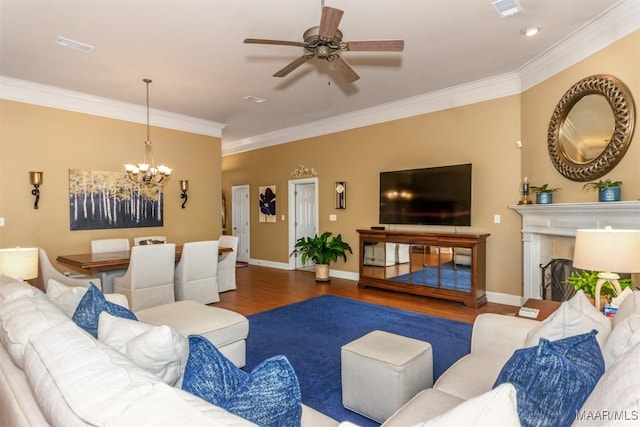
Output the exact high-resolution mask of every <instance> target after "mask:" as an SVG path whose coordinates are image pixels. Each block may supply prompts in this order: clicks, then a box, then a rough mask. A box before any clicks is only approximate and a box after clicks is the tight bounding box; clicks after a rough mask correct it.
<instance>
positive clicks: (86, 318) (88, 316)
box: [71, 283, 138, 338]
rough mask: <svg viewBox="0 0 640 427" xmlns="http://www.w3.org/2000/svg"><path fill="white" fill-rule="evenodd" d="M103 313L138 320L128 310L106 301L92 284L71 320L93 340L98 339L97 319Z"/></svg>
mask: <svg viewBox="0 0 640 427" xmlns="http://www.w3.org/2000/svg"><path fill="white" fill-rule="evenodd" d="M103 311H106V312H107V313H109V314H111V315H112V316H117V317H124V318H125V319H132V320H138V318H137V317H136V315H135V314H133V312H132V311H131V310H129V309H128V308H126V307H123V306H121V305H118V304H114V303H112V302H109V301H107V300H106V299H105V298H104V295H102V292H100V289H98V288H97V287H96V285H94V284H93V283H91V286H89V289H88V290H87V292H86V293H85V294H84V296H83V297H82V299H81V300H80V303H79V304H78V307H77V308H76V311H75V312H74V313H73V317H72V318H71V320H73V321H74V322H75V323H76V325H78V326H80V327H81V328H82V329H84V330H85V331H87V332H89V333H90V334H91V335H93V336H94V337H95V338H98V318H99V317H100V313H102V312H103Z"/></svg>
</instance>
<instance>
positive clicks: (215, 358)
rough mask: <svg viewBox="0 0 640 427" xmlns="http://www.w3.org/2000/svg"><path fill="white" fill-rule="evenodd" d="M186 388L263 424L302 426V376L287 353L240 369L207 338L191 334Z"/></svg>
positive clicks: (213, 402) (185, 379)
mask: <svg viewBox="0 0 640 427" xmlns="http://www.w3.org/2000/svg"><path fill="white" fill-rule="evenodd" d="M182 389H183V390H185V391H188V392H189V393H191V394H194V395H196V396H198V397H200V398H202V399H204V400H206V401H208V402H210V403H212V404H214V405H217V406H220V407H222V408H224V409H226V410H227V411H229V412H231V413H234V414H236V415H239V416H241V417H243V418H245V419H247V420H249V421H251V422H254V423H256V424H258V425H260V426H299V425H300V422H301V417H302V403H301V396H300V385H299V384H298V377H297V376H296V373H295V372H294V370H293V368H292V367H291V364H290V363H289V361H288V360H287V358H286V357H284V356H275V357H272V358H269V359H267V360H265V361H264V362H262V363H261V364H259V365H258V366H257V367H256V368H255V369H254V370H253V371H251V373H250V374H249V373H246V372H244V371H242V370H240V369H238V368H237V367H236V366H235V365H234V364H233V363H231V361H229V360H228V359H227V358H226V357H224V356H223V355H222V353H220V351H219V350H218V349H217V348H216V347H215V346H214V345H213V344H211V342H209V341H208V340H207V339H205V338H203V337H201V336H199V335H189V357H188V359H187V365H186V367H185V372H184V376H183V380H182Z"/></svg>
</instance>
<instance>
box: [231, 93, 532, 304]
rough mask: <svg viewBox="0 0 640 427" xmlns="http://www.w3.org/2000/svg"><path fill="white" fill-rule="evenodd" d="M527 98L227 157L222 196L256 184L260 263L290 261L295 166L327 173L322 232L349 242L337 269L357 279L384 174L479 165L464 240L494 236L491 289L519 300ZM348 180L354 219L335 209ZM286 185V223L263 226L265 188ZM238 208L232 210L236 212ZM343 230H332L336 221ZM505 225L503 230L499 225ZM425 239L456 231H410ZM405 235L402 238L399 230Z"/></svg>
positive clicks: (282, 202)
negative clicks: (362, 237) (518, 209)
mask: <svg viewBox="0 0 640 427" xmlns="http://www.w3.org/2000/svg"><path fill="white" fill-rule="evenodd" d="M518 139H520V97H519V96H512V97H507V98H502V99H498V100H493V101H489V102H483V103H478V104H475V105H470V106H466V107H461V108H455V109H451V110H446V111H440V112H437V113H433V114H426V115H422V116H417V117H412V118H407V119H402V120H397V121H393V122H387V123H382V124H378V125H375V126H367V127H363V128H359V129H353V130H349V131H344V132H339V133H335V134H331V135H324V136H320V137H317V138H311V139H306V140H303V141H298V142H294V143H289V144H283V145H278V146H274V147H269V148H264V149H261V150H255V151H251V152H247V153H242V154H237V155H231V156H225V157H223V159H222V176H223V191H225V193H226V194H230V193H229V192H230V188H231V186H232V185H241V184H248V185H249V186H250V191H251V196H250V200H251V248H250V253H251V258H253V259H258V260H268V261H273V262H281V263H287V262H288V254H289V248H288V215H287V216H286V218H285V221H282V219H281V215H282V214H285V215H286V214H288V204H287V189H288V181H289V174H290V173H291V171H292V170H294V169H295V168H296V166H298V165H300V164H304V165H306V166H310V167H313V168H314V169H315V170H316V172H317V174H318V182H319V184H318V186H319V213H320V223H319V230H320V231H321V232H322V231H325V230H326V231H331V232H333V233H334V235H335V234H338V233H340V234H342V236H343V239H344V240H346V241H347V242H348V243H349V244H350V245H351V246H352V247H353V249H354V251H355V253H354V256H352V257H350V258H349V259H348V261H347V263H346V265H345V264H344V263H343V262H342V261H339V262H338V263H337V264H335V265H333V266H332V268H335V269H338V270H343V271H350V272H357V271H358V262H357V249H358V235H357V233H356V229H358V228H369V227H370V226H371V225H376V224H378V192H379V188H378V185H379V183H378V178H379V173H380V171H388V170H395V169H410V168H421V167H428V166H440V165H450V164H460V163H473V188H472V193H473V200H472V226H471V227H458V231H459V232H465V231H470V232H483V233H490V234H491V237H490V238H489V240H488V245H487V250H488V257H487V258H488V264H487V277H488V278H489V280H488V283H489V290H491V291H496V292H504V293H511V294H516V295H517V294H520V293H521V292H520V289H521V282H522V279H521V276H522V275H521V266H520V233H519V229H520V217H519V216H518V215H517V214H516V213H514V212H513V211H511V210H509V209H508V208H507V206H508V205H510V204H514V203H517V201H518V185H519V181H520V151H519V150H518V149H517V148H515V142H516V141H517V140H518ZM335 181H346V183H347V196H346V205H347V208H346V209H345V210H336V209H334V183H335ZM271 184H275V185H276V186H277V210H278V213H277V220H278V221H277V222H276V223H260V222H258V207H257V200H258V187H259V186H261V185H271ZM228 204H230V203H228ZM330 214H336V215H337V221H336V222H330V221H329V215H330ZM495 214H499V215H501V217H502V222H501V223H500V224H494V223H493V216H494V215H495ZM404 228H407V229H417V230H423V231H433V230H446V231H453V230H454V228H453V227H426V226H424V227H407V226H405V227H404ZM397 229H402V227H401V226H397Z"/></svg>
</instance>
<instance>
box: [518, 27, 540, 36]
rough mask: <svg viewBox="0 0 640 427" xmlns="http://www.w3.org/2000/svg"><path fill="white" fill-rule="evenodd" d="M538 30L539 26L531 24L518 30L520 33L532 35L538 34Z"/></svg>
mask: <svg viewBox="0 0 640 427" xmlns="http://www.w3.org/2000/svg"><path fill="white" fill-rule="evenodd" d="M539 31H540V27H536V26H533V27H527V28H523V29H522V31H520V33H521V34H522V35H523V36H527V37H533V36H535V35H536V34H538V32H539Z"/></svg>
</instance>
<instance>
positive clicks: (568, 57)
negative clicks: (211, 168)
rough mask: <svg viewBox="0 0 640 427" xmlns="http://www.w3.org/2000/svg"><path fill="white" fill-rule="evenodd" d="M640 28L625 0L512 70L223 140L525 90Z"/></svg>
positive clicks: (273, 139) (376, 118)
mask: <svg viewBox="0 0 640 427" xmlns="http://www.w3.org/2000/svg"><path fill="white" fill-rule="evenodd" d="M639 28H640V0H622V1H620V2H619V3H616V4H615V5H614V6H612V7H611V8H610V9H609V10H607V11H606V12H604V13H603V14H602V15H600V16H598V17H597V18H595V19H594V20H593V21H591V22H590V23H588V24H587V25H585V26H583V27H582V28H580V29H579V30H577V31H576V32H575V33H573V34H571V35H570V36H569V37H567V38H566V39H564V40H562V41H561V42H559V43H558V44H556V45H555V46H553V47H551V48H550V49H548V50H546V51H545V52H543V53H542V54H540V55H539V56H538V57H536V58H534V59H533V60H531V61H529V62H528V63H526V64H525V65H523V66H521V67H520V68H518V69H517V70H515V71H514V72H512V73H508V74H504V75H502V76H496V77H493V78H489V79H486V80H481V81H477V82H473V83H469V84H464V85H460V86H456V87H452V88H447V89H443V90H440V91H437V92H431V93H427V94H424V95H419V96H416V97H412V98H407V99H404V100H400V101H396V102H390V103H387V104H382V105H379V106H376V107H373V108H367V109H363V110H359V111H355V112H351V113H347V114H342V115H339V116H334V117H329V118H326V119H322V120H317V121H314V122H309V123H306V124H304V125H300V126H293V127H289V128H285V129H280V130H277V131H273V132H269V133H265V134H262V135H256V136H253V137H249V138H245V139H242V140H237V141H230V142H228V141H227V142H225V141H224V139H223V141H222V155H223V156H226V155H230V154H237V153H242V152H245V151H251V150H255V149H258V148H264V147H269V146H272V145H277V144H283V143H286V142H291V141H297V140H300V139H304V138H311V137H315V136H320V135H326V134H329V133H334V132H339V131H344V130H349V129H355V128H358V127H363V126H369V125H373V124H377V123H381V122H386V121H391V120H398V119H402V118H407V117H412V116H416V115H420V114H427V113H431V112H435V111H439V110H443V109H447V108H454V107H459V106H462V105H467V104H472V103H476V102H482V101H489V100H491V99H497V98H501V97H504V96H509V95H514V94H519V93H522V92H523V91H525V90H527V89H529V88H531V87H533V86H535V85H536V84H538V83H540V82H542V81H544V80H546V79H548V78H549V77H551V76H553V75H555V74H557V73H559V72H561V71H562V70H565V69H566V68H568V67H570V66H572V65H574V64H576V63H577V62H579V61H581V60H583V59H584V58H586V57H588V56H590V55H593V54H594V53H595V52H597V51H599V50H601V49H603V48H605V47H607V46H609V45H610V44H612V43H614V42H616V41H618V40H620V39H621V38H623V37H625V36H627V35H629V34H631V33H632V32H634V31H636V30H638V29H639Z"/></svg>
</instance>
